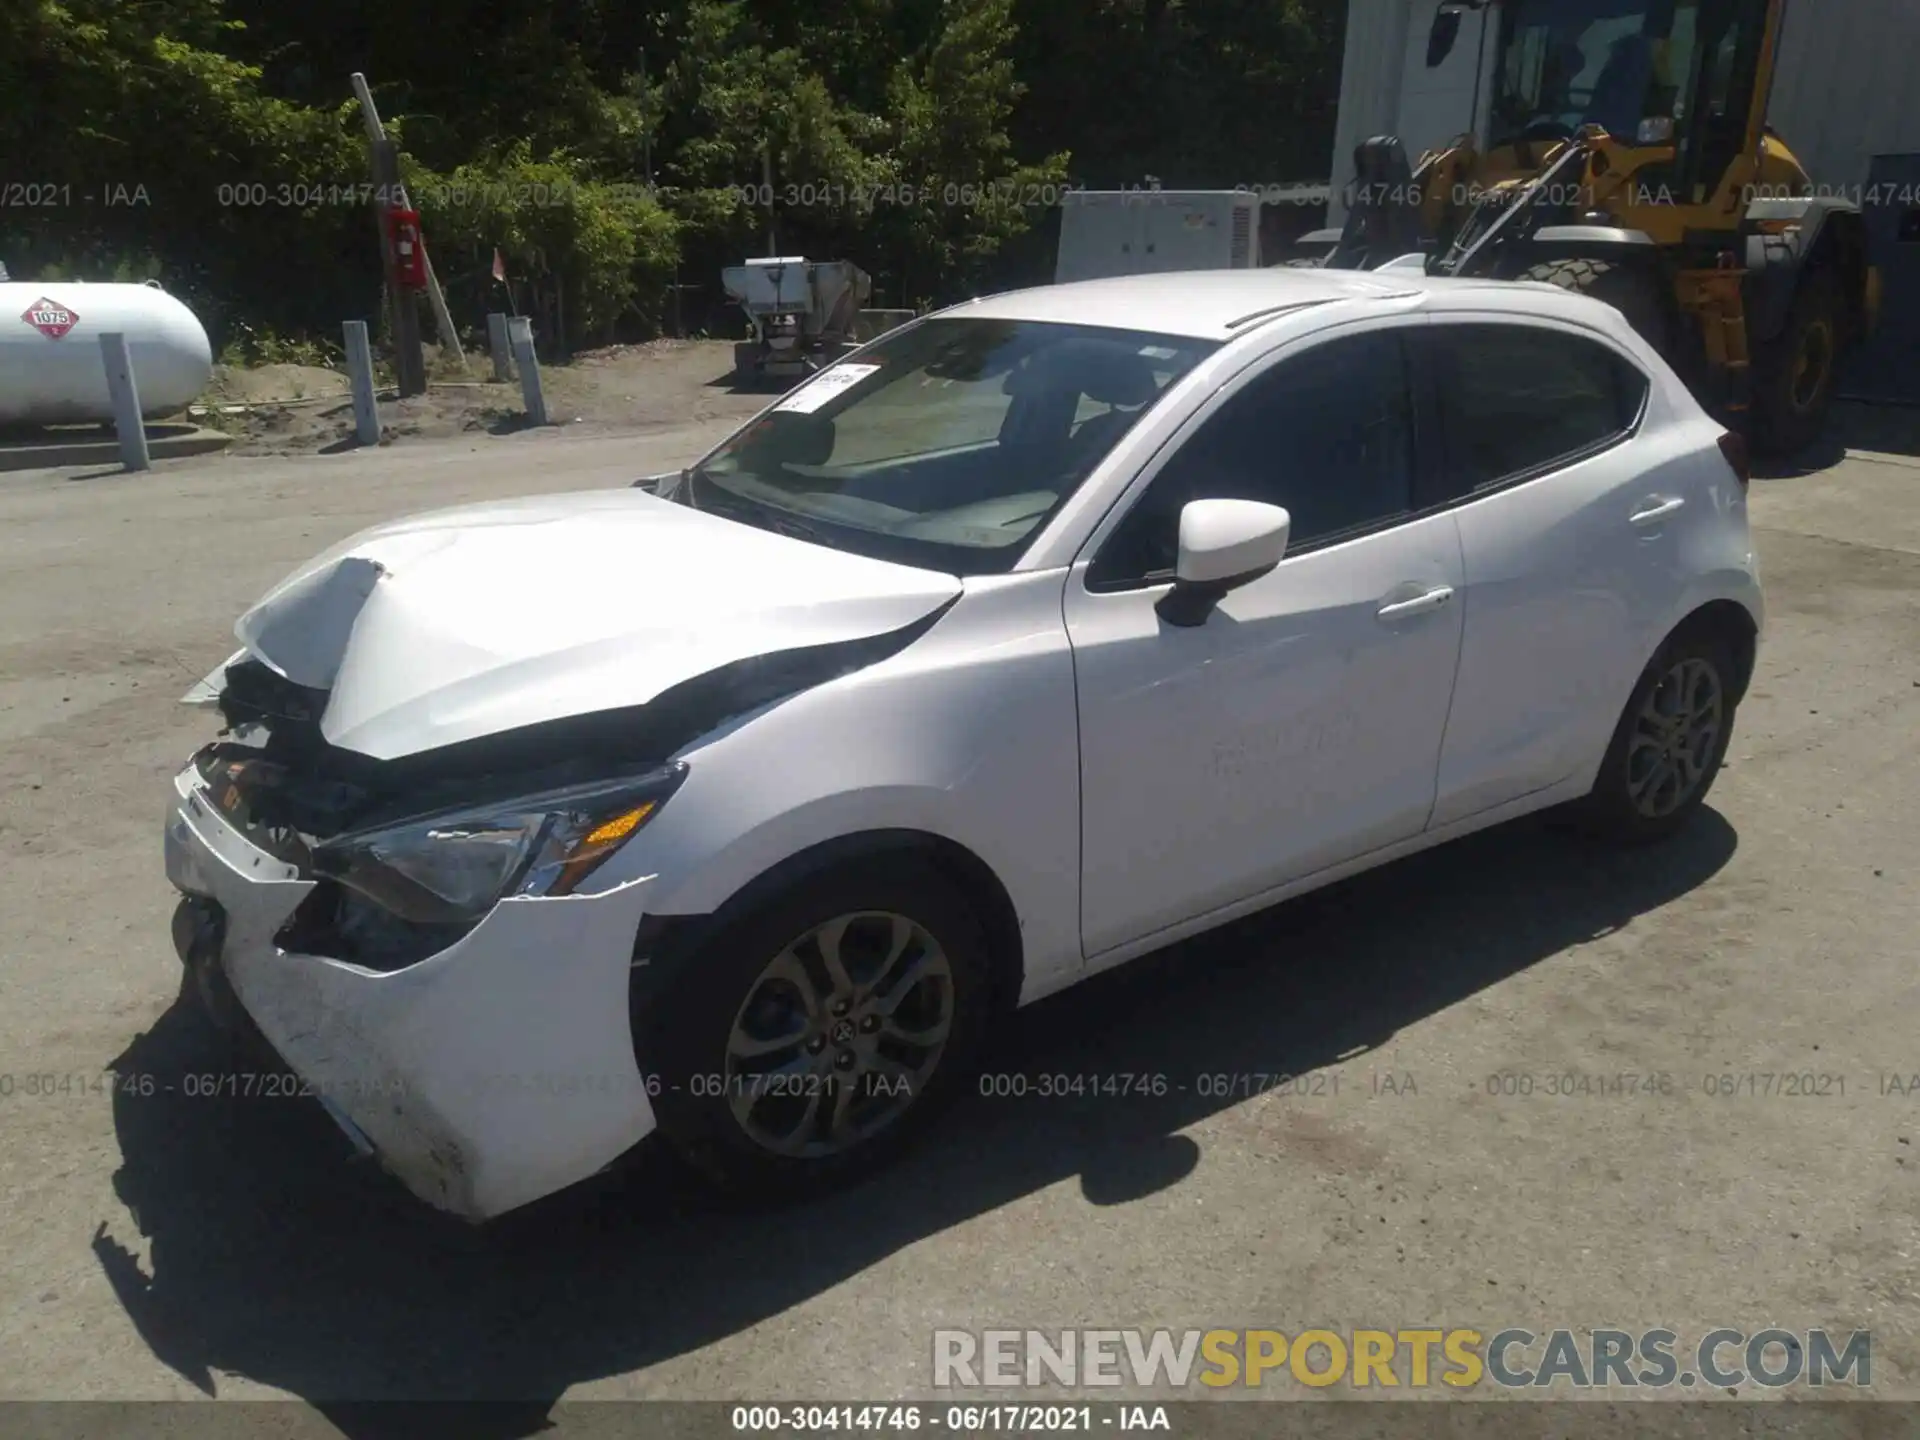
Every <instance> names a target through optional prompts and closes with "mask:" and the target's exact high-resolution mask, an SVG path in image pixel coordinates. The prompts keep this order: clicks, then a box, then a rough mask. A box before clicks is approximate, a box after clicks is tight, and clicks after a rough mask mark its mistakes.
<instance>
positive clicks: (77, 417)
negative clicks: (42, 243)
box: [0, 280, 213, 425]
mask: <svg viewBox="0 0 1920 1440" xmlns="http://www.w3.org/2000/svg"><path fill="white" fill-rule="evenodd" d="M115 330H118V331H119V332H120V333H121V334H123V335H125V336H126V337H127V350H128V352H129V353H130V354H131V356H132V358H133V377H134V384H135V385H136V386H137V387H138V388H139V391H140V408H141V412H142V413H143V414H144V415H146V416H147V417H149V418H151V417H153V416H156V415H171V414H176V413H178V412H179V411H181V410H184V409H185V408H186V407H187V406H188V405H190V404H191V403H192V402H193V401H194V400H195V399H196V398H197V397H198V396H200V395H201V394H203V393H205V391H206V388H207V382H208V381H209V380H211V379H212V378H213V349H212V347H211V346H210V345H209V344H208V342H207V332H206V329H205V328H204V327H203V326H202V325H201V324H200V321H199V320H198V319H197V318H196V317H195V316H194V313H193V312H192V311H191V310H189V309H188V308H187V307H186V306H185V305H183V304H181V303H180V302H179V301H178V300H176V299H174V298H173V296H171V295H169V294H167V292H166V291H164V290H161V289H159V288H158V287H156V286H152V285H89V284H86V283H84V282H75V281H67V280H29V281H19V280H14V281H9V282H7V283H4V284H0V425H67V424H83V423H85V422H87V421H105V422H110V421H111V420H112V419H113V401H112V400H111V398H110V397H109V396H108V394H107V371H106V365H105V364H104V362H103V360H102V358H101V354H100V337H101V336H102V335H104V334H108V333H111V332H112V331H115Z"/></svg>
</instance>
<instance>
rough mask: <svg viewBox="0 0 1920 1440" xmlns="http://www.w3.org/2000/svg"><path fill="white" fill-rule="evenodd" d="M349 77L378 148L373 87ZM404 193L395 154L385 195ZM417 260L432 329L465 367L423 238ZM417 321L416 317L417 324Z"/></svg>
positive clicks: (398, 197)
mask: <svg viewBox="0 0 1920 1440" xmlns="http://www.w3.org/2000/svg"><path fill="white" fill-rule="evenodd" d="M350 80H351V83H352V85H353V97H354V99H356V100H358V101H359V102H360V119H361V123H362V124H364V125H365V126H366V128H367V139H368V141H370V142H371V143H372V144H373V145H374V147H375V149H376V152H377V150H378V147H379V146H381V145H383V144H385V143H386V139H387V127H386V126H385V124H383V123H382V122H381V119H380V112H379V111H378V110H376V109H374V107H373V90H372V89H371V88H370V87H369V86H368V84H367V77H366V76H365V75H362V74H361V73H360V72H359V71H358V70H356V71H354V72H353V75H352V76H351V77H350ZM397 154H398V152H397V151H396V157H397ZM374 179H375V181H376V183H380V184H384V183H385V182H384V181H382V180H381V179H380V177H379V176H378V175H376V176H375V177H374ZM394 192H398V193H394ZM405 195H406V187H405V186H404V185H402V184H401V182H400V170H399V162H398V159H397V158H396V160H395V164H394V172H393V191H390V192H389V193H388V195H387V197H386V198H387V203H388V204H389V205H398V204H406V201H405V200H404V199H403V198H402V197H404V196H405ZM407 208H409V209H411V208H412V206H411V205H410V204H409V205H408V206H407ZM420 260H421V263H422V264H423V265H425V266H426V271H427V298H428V299H429V300H430V301H431V302H432V303H433V326H434V329H435V330H436V331H438V332H439V335H440V343H441V344H442V345H443V346H445V347H447V348H448V349H450V350H452V351H453V358H454V363H456V364H457V365H459V367H460V368H461V369H462V370H464V369H466V368H467V353H466V351H464V350H462V349H461V348H460V334H459V332H458V331H457V330H455V329H454V328H453V314H452V312H451V311H449V310H448V309H447V297H446V296H445V295H444V294H443V293H441V290H440V277H439V276H438V275H436V274H434V273H433V256H432V255H430V254H429V253H428V252H427V247H426V243H425V241H424V240H423V241H422V242H421V245H420ZM417 323H418V322H417V321H416V324H417ZM421 388H422V390H424V389H425V388H426V387H425V383H424V381H423V382H422V386H421ZM400 393H401V394H403V395H404V394H406V393H407V392H406V390H405V389H402V390H401V392H400Z"/></svg>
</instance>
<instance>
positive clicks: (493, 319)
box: [487, 311, 513, 381]
mask: <svg viewBox="0 0 1920 1440" xmlns="http://www.w3.org/2000/svg"><path fill="white" fill-rule="evenodd" d="M487 348H488V349H489V350H491V351H492V352H493V378H494V379H496V380H502V381H505V380H511V379H513V342H512V340H510V339H509V338H508V337H507V317H506V316H505V315H502V314H501V313H500V312H498V311H495V312H494V313H493V314H491V315H489V316H487Z"/></svg>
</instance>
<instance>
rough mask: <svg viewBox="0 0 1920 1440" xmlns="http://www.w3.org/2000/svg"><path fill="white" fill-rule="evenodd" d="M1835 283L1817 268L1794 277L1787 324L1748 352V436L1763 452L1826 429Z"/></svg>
mask: <svg viewBox="0 0 1920 1440" xmlns="http://www.w3.org/2000/svg"><path fill="white" fill-rule="evenodd" d="M1840 335H1841V319H1840V287H1839V285H1838V284H1837V283H1836V281H1835V279H1834V275H1833V272H1832V271H1831V270H1827V269H1819V270H1814V271H1811V272H1809V273H1808V274H1807V275H1805V276H1803V277H1802V279H1801V281H1800V290H1799V293H1798V294H1797V295H1795V296H1794V298H1793V310H1792V311H1791V313H1790V314H1789V315H1788V318H1787V328H1786V331H1785V333H1783V334H1782V335H1781V336H1780V337H1779V338H1778V339H1777V340H1773V341H1771V342H1769V343H1768V344H1765V345H1762V346H1760V347H1758V349H1757V351H1756V353H1755V354H1754V356H1753V437H1754V441H1755V448H1756V449H1757V450H1759V451H1761V452H1762V453H1763V454H1768V455H1788V454H1791V453H1793V452H1794V451H1796V450H1802V449H1805V448H1806V447H1807V446H1808V445H1811V444H1812V443H1813V442H1814V441H1815V440H1817V439H1819V438H1820V433H1821V431H1823V430H1825V429H1826V426H1827V414H1828V412H1829V411H1830V410H1831V409H1832V408H1833V390H1834V381H1835V378H1836V375H1837V372H1838V365H1839V357H1840Z"/></svg>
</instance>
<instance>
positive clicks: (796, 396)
mask: <svg viewBox="0 0 1920 1440" xmlns="http://www.w3.org/2000/svg"><path fill="white" fill-rule="evenodd" d="M879 368H880V367H879V366H878V365H835V366H834V367H833V368H832V369H829V370H822V371H821V372H820V373H819V374H818V375H816V376H814V377H813V379H811V380H809V381H808V382H807V383H806V384H805V385H802V386H801V387H800V388H799V389H798V390H796V391H794V392H793V394H791V395H789V396H787V398H786V399H784V400H782V401H781V402H780V403H779V404H778V405H776V406H774V407H773V408H774V409H776V410H798V411H799V412H800V413H801V414H803V415H810V414H812V413H813V412H814V411H815V410H818V409H819V408H820V407H821V406H822V405H825V404H826V403H827V402H828V401H829V400H831V399H833V398H834V397H835V396H836V395H839V394H840V393H841V392H843V391H845V390H846V389H847V388H848V387H849V386H852V385H858V384H859V383H860V382H861V381H862V380H864V379H866V378H867V377H868V376H869V375H871V374H873V372H874V371H876V370H878V369H879Z"/></svg>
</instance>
